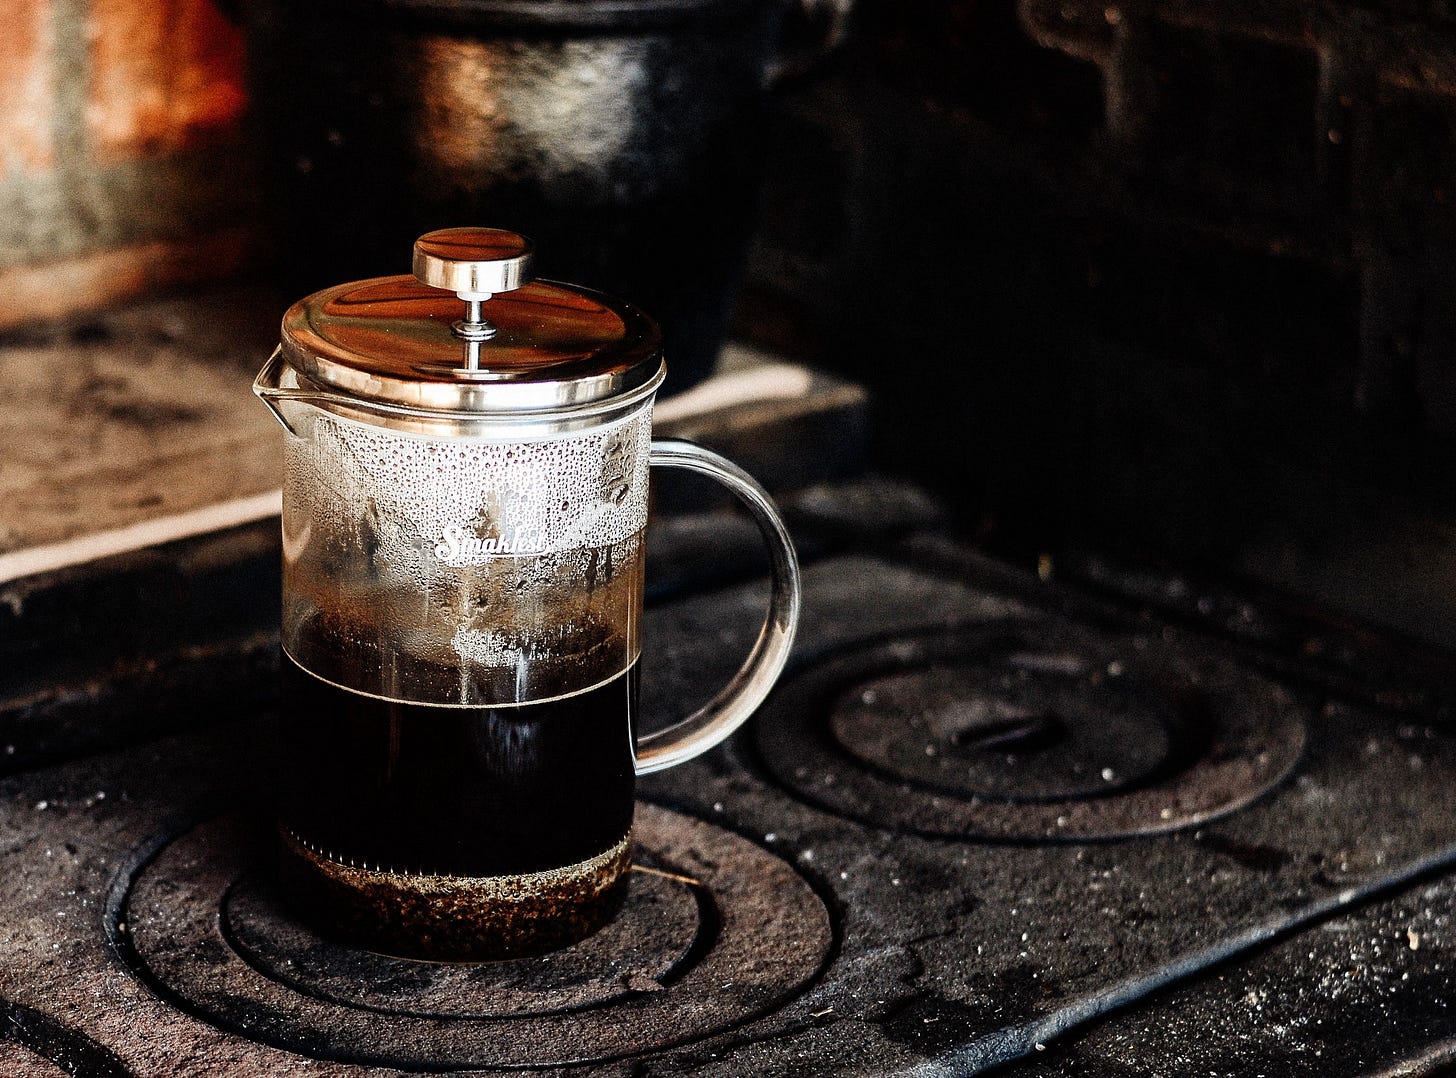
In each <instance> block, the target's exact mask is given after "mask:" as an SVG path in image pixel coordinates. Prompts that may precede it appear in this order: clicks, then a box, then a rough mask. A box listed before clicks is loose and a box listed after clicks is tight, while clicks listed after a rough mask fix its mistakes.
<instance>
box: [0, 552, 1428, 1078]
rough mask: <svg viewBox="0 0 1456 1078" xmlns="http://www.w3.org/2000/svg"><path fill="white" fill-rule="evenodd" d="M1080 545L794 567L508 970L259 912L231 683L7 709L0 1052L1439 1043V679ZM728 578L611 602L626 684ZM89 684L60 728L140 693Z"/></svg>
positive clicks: (377, 1057)
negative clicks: (683, 731)
mask: <svg viewBox="0 0 1456 1078" xmlns="http://www.w3.org/2000/svg"><path fill="white" fill-rule="evenodd" d="M811 545H812V544H811ZM1079 575H1080V577H1081V581H1082V583H1081V584H1080V585H1079V586H1077V587H1069V586H1065V585H1059V584H1044V583H1041V582H1038V581H1037V579H1036V578H1035V577H1031V576H1023V575H1021V574H1020V573H1019V572H1017V571H1014V570H1012V569H1009V568H1007V567H1006V566H1004V565H1001V564H998V563H996V562H992V561H989V560H986V559H984V558H982V557H980V556H978V555H976V554H974V553H972V552H970V551H968V550H966V549H964V548H963V547H960V546H958V545H957V544H955V543H954V542H950V541H947V540H943V539H940V538H936V537H933V536H932V537H922V538H920V539H917V540H911V541H905V542H899V543H896V544H890V545H885V546H882V547H880V548H878V549H876V550H875V551H874V552H873V553H865V552H858V553H856V552H844V551H843V550H841V552H840V553H838V554H833V555H830V554H824V555H822V556H820V557H819V558H818V560H816V561H813V562H812V564H810V565H809V567H808V570H807V577H806V582H807V592H806V603H805V610H806V620H805V623H804V627H803V631H802V637H801V641H800V643H799V645H798V647H797V650H796V656H795V661H794V664H793V666H792V668H791V670H790V672H789V674H788V675H787V676H786V678H785V680H784V681H783V683H782V684H781V685H780V687H779V689H778V690H777V691H776V693H775V695H774V696H773V697H772V698H771V700H770V702H769V703H768V704H767V705H766V706H765V707H764V709H763V710H762V711H761V712H760V714H759V715H758V716H757V717H756V718H755V720H754V721H753V722H752V723H751V724H750V726H749V727H747V728H746V729H745V730H744V731H742V732H741V733H740V734H739V735H738V736H736V737H735V738H734V739H733V740H731V741H730V742H729V743H728V744H726V745H725V746H723V747H722V748H720V749H719V750H716V751H714V752H713V753H711V754H709V755H707V756H706V757H703V758H701V759H699V760H697V761H694V762H692V763H690V764H687V765H685V766H683V767H680V768H678V769H676V770H674V771H670V772H667V773H663V774H660V775H654V776H651V777H649V778H647V779H645V780H643V781H642V783H641V787H640V796H641V800H640V803H639V807H638V816H637V820H638V832H639V848H638V851H637V862H636V868H635V869H634V874H633V877H632V889H631V898H630V900H629V902H628V905H627V908H626V909H625V911H624V912H623V914H622V915H621V917H620V918H619V919H618V921H617V922H615V923H614V924H613V925H612V926H611V927H609V928H608V929H606V930H605V931H603V932H602V933H601V934H599V935H598V936H596V937H594V938H593V939H591V940H589V941H587V942H586V943H584V944H582V945H580V946H578V947H576V948H573V949H571V950H568V951H563V952H559V953H557V954H554V955H550V956H547V957H545V958H541V959H534V960H525V961H518V962H507V963H498V964H482V965H460V966H452V965H438V964H429V963H418V962H408V961H402V960H397V959H391V958H385V957H382V956H378V955H373V954H368V953H362V952H357V951H351V950H348V949H345V948H342V947H339V946H337V945H335V944H333V943H330V942H329V941H327V940H324V939H320V938H318V937H316V936H314V935H313V934H312V933H310V932H309V931H308V929H306V928H305V927H303V926H302V925H300V924H298V923H296V922H295V921H294V920H292V919H291V917H290V916H289V915H288V913H287V911H286V910H285V909H284V908H283V907H281V906H280V904H279V902H278V900H277V895H276V894H275V893H274V892H273V890H272V884H271V882H270V878H269V874H268V872H267V871H266V862H267V858H266V855H265V854H264V853H263V852H262V850H261V842H260V838H259V833H260V831H261V827H260V824H259V822H258V821H259V819H260V817H261V816H262V815H263V813H262V811H261V810H260V805H261V804H262V795H261V794H260V781H261V776H262V775H263V774H264V773H265V770H266V768H265V765H264V759H265V748H266V744H267V740H268V724H269V722H270V721H271V715H270V712H269V708H268V706H267V704H266V702H264V703H252V702H249V701H247V700H246V699H243V702H242V703H241V704H235V706H231V707H223V706H222V705H221V704H217V703H214V702H213V701H212V700H211V699H210V698H209V697H208V696H207V694H206V692H205V691H204V690H202V689H198V690H197V692H196V694H195V696H194V698H193V704H192V707H191V709H190V711H189V712H188V714H190V715H191V718H190V719H186V720H177V719H169V720H167V721H166V722H162V721H160V720H158V722H156V723H153V724H151V725H148V723H147V722H145V721H142V722H137V723H133V724H132V725H131V726H130V727H129V728H131V729H134V730H137V731H139V733H138V734H137V736H134V737H130V738H128V737H126V736H122V735H120V734H116V733H113V734H111V735H107V736H100V735H95V736H89V737H88V736H81V737H79V738H73V739H72V741H71V742H70V743H69V744H70V748H69V750H66V749H65V748H64V746H62V747H58V746H57V743H55V742H54V741H52V742H44V737H45V736H46V735H45V734H44V730H45V724H44V722H43V721H42V718H43V714H42V712H45V708H41V709H40V711H37V710H36V709H35V708H34V707H32V708H31V710H30V711H28V712H27V711H25V709H24V708H21V707H19V706H18V705H12V706H11V708H10V710H9V711H7V712H5V713H4V715H3V717H4V719H5V723H6V725H5V726H4V727H3V728H0V735H3V737H0V740H7V753H8V756H7V758H6V759H7V760H8V761H9V764H10V766H9V771H10V773H9V774H8V775H6V777H4V778H3V779H0V856H3V862H0V864H3V869H0V911H3V919H0V1074H5V1075H21V1076H29V1075H55V1074H78V1075H108V1076H109V1075H138V1076H140V1075H174V1074H175V1075H182V1074H186V1075H193V1074H237V1075H285V1074H318V1075H334V1074H338V1075H344V1074H362V1073H371V1074H387V1073H396V1072H399V1071H407V1072H426V1073H432V1072H452V1071H473V1070H479V1071H486V1072H491V1071H497V1070H504V1069H521V1068H527V1069H536V1070H541V1071H547V1072H553V1073H554V1072H565V1073H573V1074H575V1073H590V1074H602V1075H628V1074H631V1075H667V1074H693V1075H705V1076H706V1075H725V1076H726V1075H748V1074H753V1075H791V1074H793V1075H798V1074H831V1073H832V1074H850V1075H860V1074H907V1075H942V1074H943V1075H960V1074H971V1073H979V1072H981V1071H984V1070H992V1069H996V1068H1005V1069H1006V1070H1008V1071H1009V1072H1010V1073H1013V1074H1028V1075H1044V1076H1052V1075H1057V1076H1061V1075H1094V1074H1107V1075H1133V1074H1148V1075H1153V1074H1157V1075H1165V1074H1199V1075H1204V1074H1213V1075H1255V1074H1264V1075H1270V1076H1274V1075H1305V1074H1308V1075H1323V1076H1333V1075H1346V1074H1416V1073H1430V1072H1434V1071H1435V1070H1437V1069H1439V1068H1440V1067H1441V1066H1442V1065H1443V1063H1444V1062H1446V1061H1448V1060H1449V1059H1450V1058H1452V1057H1453V1056H1456V1048H1453V1045H1456V1020H1453V1017H1452V1016H1451V1014H1450V1013H1449V1012H1448V1009H1447V1006H1446V1000H1447V998H1448V997H1449V995H1450V993H1449V992H1448V991H1447V989H1448V986H1449V985H1450V984H1451V983H1452V979H1451V971H1452V969H1453V967H1456V928H1453V926H1452V920H1451V919H1452V915H1453V913H1456V741H1453V739H1452V738H1451V736H1450V735H1449V733H1448V731H1447V729H1446V728H1445V726H1444V724H1443V722H1442V719H1441V712H1442V710H1443V707H1444V705H1443V703H1442V700H1443V697H1442V695H1441V687H1442V685H1443V684H1444V685H1450V684H1456V681H1444V682H1443V678H1444V677H1445V675H1446V673H1447V672H1448V669H1451V668H1449V667H1448V665H1447V664H1446V663H1445V661H1444V659H1442V658H1441V657H1439V656H1438V657H1436V658H1434V659H1431V658H1430V657H1429V656H1426V659H1425V660H1423V661H1425V665H1421V664H1420V663H1414V662H1407V661H1405V659H1403V658H1402V656H1403V655H1404V654H1405V653H1404V652H1403V651H1402V650H1401V648H1402V645H1400V644H1399V643H1398V642H1396V643H1390V642H1388V641H1385V640H1384V639H1383V638H1380V637H1379V636H1376V635H1372V634H1369V633H1367V632H1364V631H1358V632H1357V631H1354V630H1348V631H1347V630H1341V629H1339V628H1338V627H1331V626H1328V625H1326V626H1323V627H1322V628H1319V629H1318V630H1316V629H1314V628H1310V627H1309V626H1308V625H1305V624H1304V623H1302V622H1300V621H1299V620H1298V619H1297V618H1295V619H1291V618H1290V617H1288V616H1285V615H1284V614H1282V613H1281V612H1280V611H1277V610H1272V611H1271V610H1266V609H1265V608H1264V607H1261V606H1260V605H1258V604H1257V603H1253V602H1248V601H1244V600H1240V599H1238V597H1233V598H1232V599H1230V598H1228V597H1217V598H1216V600H1214V599H1210V600H1209V601H1208V603H1199V604H1196V605H1195V606H1193V607H1190V608H1188V609H1184V608H1183V607H1182V606H1181V605H1180V604H1181V603H1182V601H1183V599H1184V597H1185V595H1186V588H1185V590H1182V591H1180V590H1179V589H1180V588H1184V585H1182V584H1181V583H1180V582H1175V581H1172V580H1171V578H1168V577H1166V576H1165V577H1162V578H1160V579H1161V580H1162V585H1160V586H1159V587H1158V588H1153V589H1151V590H1147V589H1146V588H1145V589H1144V590H1143V593H1141V594H1138V593H1139V587H1138V586H1134V585H1138V582H1139V580H1141V581H1142V583H1143V584H1146V579H1144V578H1132V577H1127V578H1121V579H1120V581H1113V580H1112V579H1111V574H1109V572H1108V571H1106V570H1105V567H1099V566H1097V565H1084V566H1083V567H1082V571H1081V572H1080V574H1079ZM1113 583H1120V585H1121V586H1119V587H1117V588H1116V589H1115V590H1117V591H1118V592H1119V593H1120V594H1121V596H1122V598H1119V599H1114V598H1110V597H1109V595H1110V592H1111V591H1112V590H1114V589H1113V588H1112V584H1113ZM1172 583H1178V587H1173V586H1171V584H1172ZM1164 585H1166V586H1164ZM1129 594H1133V595H1134V598H1133V599H1132V600H1129V599H1127V596H1128V595H1129ZM1189 601H1190V602H1192V600H1189ZM761 602H762V596H761V594H760V588H759V586H758V585H757V584H753V583H747V584H741V585H738V584H735V585H731V586H727V587H717V588H706V587H704V588H699V589H698V590H696V591H691V592H689V593H688V594H678V595H677V596H675V597H673V598H671V599H668V600H665V601H661V602H658V603H657V604H655V605H654V606H653V608H652V610H651V612H650V615H649V624H648V638H647V644H646V657H645V664H646V668H645V670H644V686H645V688H644V692H645V695H646V700H645V706H646V710H647V712H648V714H649V716H651V715H659V716H664V717H665V716H668V715H670V714H673V713H675V712H680V711H682V710H683V709H684V708H685V707H686V706H687V705H688V704H690V703H692V702H693V701H695V700H696V699H697V698H698V696H700V695H701V694H702V693H703V691H704V686H707V685H711V684H715V683H717V681H718V680H719V679H721V678H723V677H725V676H726V675H727V674H728V673H729V672H730V670H731V668H732V667H733V666H735V665H736V663H737V657H738V656H739V655H741V654H742V652H743V650H744V649H746V648H747V646H748V643H749V640H750V638H751V633H752V632H753V630H754V628H755V626H754V620H755V618H756V617H757V614H758V611H759V610H760V609H761ZM1291 642H1294V643H1293V645H1292V646H1291ZM270 646H272V645H271V643H270V641H269V640H268V639H267V638H266V636H264V637H263V638H255V637H248V638H247V642H246V643H245V645H241V646H239V648H238V649H236V651H235V653H234V657H235V659H236V661H237V662H240V663H241V662H246V661H252V662H255V663H257V664H258V665H260V666H263V667H266V665H267V663H266V661H260V660H259V659H258V656H265V655H266V654H267V652H268V648H269V647H270ZM224 652H226V649H224ZM218 654H219V653H218V652H216V651H215V650H214V651H208V650H207V649H205V648H203V649H201V651H199V652H198V657H197V661H198V662H200V663H202V664H203V667H204V669H207V670H215V669H217V667H218V663H219V659H218ZM247 656H252V658H251V659H248V658H247ZM1391 656H1395V658H1394V659H1392V658H1391ZM129 676H130V675H129ZM250 676H251V675H250ZM133 680H134V679H133ZM205 680H206V679H204V681H205ZM219 684H221V682H219ZM92 695H93V697H94V698H95V701H99V702H90V703H88V702H87V700H81V701H80V702H79V703H77V702H75V701H72V705H73V706H72V710H71V712H68V714H70V715H71V718H70V719H68V720H67V721H68V722H69V724H70V726H69V728H70V729H73V730H84V729H86V728H87V727H86V724H85V723H84V722H81V721H80V720H79V719H77V718H76V717H75V716H76V715H77V714H84V713H86V708H88V707H89V708H92V709H93V711H94V720H95V721H94V724H93V725H94V726H95V727H97V728H100V727H105V726H106V723H107V721H108V717H107V711H108V709H111V710H112V711H113V713H115V714H121V713H123V712H125V713H127V714H131V715H133V716H135V715H138V714H142V713H143V712H144V711H145V708H144V707H141V706H140V705H138V704H136V703H135V702H133V703H132V704H131V705H128V707H123V706H122V705H121V704H120V703H119V702H118V700H119V698H118V697H116V696H115V695H112V696H108V695H107V694H106V693H102V692H99V691H98V692H96V693H93V694H92ZM233 695H234V696H236V694H233ZM262 695H263V696H264V697H266V692H264V693H263V694H262ZM47 699H49V700H50V703H48V704H47V705H46V707H49V708H50V709H51V713H58V712H56V708H58V707H59V705H58V704H56V703H55V700H54V699H53V698H47ZM88 699H89V698H88ZM76 709H79V711H78V710H76ZM183 710H184V711H187V709H183ZM38 716H39V717H38ZM27 739H29V740H27ZM36 739H40V740H39V741H37V740H36ZM43 742H44V744H42V743H43ZM37 745H41V748H36V746H37ZM42 749H43V750H44V751H42ZM47 753H49V756H50V758H49V759H47ZM63 757H64V758H63Z"/></svg>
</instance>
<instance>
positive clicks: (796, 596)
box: [637, 441, 801, 775]
mask: <svg viewBox="0 0 1456 1078" xmlns="http://www.w3.org/2000/svg"><path fill="white" fill-rule="evenodd" d="M652 464H653V465H654V466H655V467H663V468H686V469H687V470H688V471H691V472H699V473H701V474H702V475H706V476H710V477H712V478H713V479H716V480H718V482H720V483H722V484H723V485H724V486H725V487H727V488H728V489H729V490H731V491H732V492H733V493H734V494H735V495H736V496H737V498H738V500H739V501H741V502H742V503H743V504H744V505H745V506H746V507H747V508H748V511H749V513H751V514H752V516H753V521H754V523H755V524H757V525H758V529H759V531H760V532H762V533H763V539H764V544H765V545H766V546H767V547H768V553H769V558H770V561H771V564H772V576H773V594H772V596H771V597H770V599H769V604H768V616H767V617H765V618H764V621H763V628H762V629H760V630H759V632H758V639H757V640H756V641H754V644H753V650H752V651H750V652H749V653H748V658H747V660H745V661H744V663H743V666H742V667H740V668H739V670H738V673H736V674H734V675H733V679H732V680H731V681H729V682H728V684H727V685H725V686H724V687H723V688H722V690H720V691H719V693H718V695H717V696H715V697H713V699H711V700H709V701H708V702H707V703H706V704H704V705H703V706H702V707H700V708H698V710H697V711H694V712H693V713H692V714H691V715H689V716H688V717H687V718H685V719H683V720H682V721H681V722H678V723H675V724H674V725H672V726H669V727H667V729H665V730H658V731H656V732H655V733H651V734H647V735H645V736H644V737H641V738H639V739H638V742H637V774H639V775H647V774H650V773H651V772H653V771H661V770H663V769H664V768H668V767H672V766H674V765H675V764H680V763H682V762H683V761H685V760H691V759H692V758H693V757H694V756H697V755H698V754H699V753H702V752H706V751H707V750H708V749H711V748H712V747H713V746H714V745H716V744H718V743H719V742H720V741H722V740H724V739H725V738H726V737H728V735H729V734H731V733H733V731H734V730H736V729H738V727H740V726H742V725H743V722H744V720H745V719H747V718H748V716H750V715H752V714H753V712H754V710H755V709H756V708H757V707H758V705H759V704H761V703H763V700H764V697H766V696H768V693H769V690H770V689H772V688H773V684H774V682H775V681H777V680H778V676H779V674H780V673H781V672H782V671H783V669H784V663H786V662H787V661H788V658H789V648H790V647H792V646H793V643H794V632H795V631H796V630H797V629H798V627H799V606H800V601H801V600H800V591H801V589H800V586H799V558H798V556H797V555H796V554H795V553H794V546H793V544H792V543H791V542H789V533H788V530H787V529H785V527H784V522H783V520H782V519H781V518H780V517H779V513H778V510H777V509H775V508H774V504H773V501H772V500H771V499H770V498H769V496H768V491H766V490H764V489H763V487H761V486H759V485H758V483H757V482H756V481H755V480H754V478H753V477H752V476H750V475H749V474H748V473H747V472H745V471H744V470H743V469H742V468H740V467H738V465H736V464H733V463H731V462H730V461H727V460H724V459H723V458H722V457H720V456H718V454H717V453H714V452H711V451H710V450H707V449H704V448H703V447H702V446H697V445H693V444H692V443H691V442H679V441H654V442H653V443H652Z"/></svg>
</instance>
